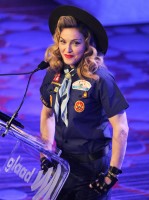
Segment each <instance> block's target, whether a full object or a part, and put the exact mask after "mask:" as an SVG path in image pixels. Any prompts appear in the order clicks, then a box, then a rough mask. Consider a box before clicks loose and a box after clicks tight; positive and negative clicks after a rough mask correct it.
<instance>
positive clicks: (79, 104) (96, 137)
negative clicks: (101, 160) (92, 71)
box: [40, 68, 128, 153]
mask: <svg viewBox="0 0 149 200" xmlns="http://www.w3.org/2000/svg"><path fill="white" fill-rule="evenodd" d="M97 74H98V75H99V77H100V78H99V80H93V79H88V78H87V79H85V80H83V81H82V80H80V78H79V76H78V75H77V74H75V75H74V76H73V77H72V86H71V90H70V99H69V102H68V106H67V109H68V127H66V126H65V124H64V122H63V121H62V120H61V118H59V120H58V122H56V134H55V139H56V143H57V146H58V147H59V148H60V149H61V150H63V151H68V152H69V153H92V152H96V151H98V150H100V149H101V148H102V147H104V146H105V145H107V144H108V143H109V141H110V140H111V137H112V133H111V131H110V127H109V121H108V118H110V117H112V116H114V115H116V114H118V113H120V112H122V111H123V110H125V109H126V108H128V103H127V102H126V100H125V98H124V96H123V95H122V93H121V91H120V90H119V88H118V86H117V84H116V83H115V80H114V78H113V76H112V75H111V74H110V73H109V72H108V70H106V69H104V68H101V69H99V70H98V72H97ZM64 76H65V75H64V73H63V72H61V74H56V73H55V72H53V71H51V72H47V74H46V75H45V78H44V80H43V83H42V85H41V88H40V92H41V100H42V102H43V103H44V105H45V106H47V107H49V108H53V110H54V104H55V98H56V93H57V92H58V89H59V88H60V86H59V85H60V84H61V82H62V80H63V79H64ZM56 78H57V79H56ZM86 86H87V87H86ZM86 88H87V89H86Z"/></svg>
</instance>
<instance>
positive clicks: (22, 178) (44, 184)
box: [0, 120, 70, 200]
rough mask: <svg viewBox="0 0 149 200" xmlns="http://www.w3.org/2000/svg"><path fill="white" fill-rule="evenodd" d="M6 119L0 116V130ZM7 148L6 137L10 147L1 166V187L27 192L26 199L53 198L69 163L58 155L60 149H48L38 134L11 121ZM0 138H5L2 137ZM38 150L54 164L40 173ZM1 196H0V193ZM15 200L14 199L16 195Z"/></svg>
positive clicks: (55, 196) (41, 199)
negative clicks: (36, 135) (11, 143)
mask: <svg viewBox="0 0 149 200" xmlns="http://www.w3.org/2000/svg"><path fill="white" fill-rule="evenodd" d="M5 129H6V123H5V122H3V121H2V120H0V134H2V133H4V132H5ZM5 137H6V138H7V137H9V139H7V141H8V142H7V144H5V143H4V144H5V145H3V148H7V145H9V141H11V142H12V141H13V144H14V145H13V147H12V150H11V152H10V154H9V155H5V156H6V158H5V161H4V163H3V166H2V167H1V169H0V180H1V181H3V184H2V186H1V190H3V189H4V188H6V186H7V187H8V188H9V189H19V190H22V191H25V193H26V194H27V198H26V200H31V199H32V200H56V198H57V196H58V194H59V192H60V190H61V189H62V187H63V185H64V183H65V181H66V180H67V177H68V175H69V172H70V167H69V163H68V162H67V161H66V160H64V159H62V158H61V157H60V153H61V150H59V149H58V148H56V150H55V151H54V152H53V151H49V150H47V148H46V144H45V143H44V142H43V141H42V140H41V139H39V138H37V137H35V136H33V135H31V134H29V133H27V132H26V131H24V130H22V129H20V128H18V127H17V126H15V125H13V124H12V125H11V126H10V128H9V131H8V135H6V136H5ZM0 140H3V142H4V140H5V138H1V139H0ZM40 153H43V154H45V155H46V156H47V158H49V159H53V160H54V161H55V162H56V163H57V164H56V167H51V168H49V169H48V171H47V172H46V173H45V174H43V170H41V166H40V165H41V164H40ZM0 199H1V197H0ZM16 200H17V199H16Z"/></svg>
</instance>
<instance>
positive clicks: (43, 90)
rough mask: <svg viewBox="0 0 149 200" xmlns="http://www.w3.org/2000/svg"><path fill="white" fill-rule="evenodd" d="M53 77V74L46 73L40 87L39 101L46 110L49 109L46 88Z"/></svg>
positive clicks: (48, 96)
mask: <svg viewBox="0 0 149 200" xmlns="http://www.w3.org/2000/svg"><path fill="white" fill-rule="evenodd" d="M53 77H54V73H53V72H52V71H50V72H49V71H47V73H46V75H45V77H44V79H43V82H42V85H41V87H40V99H41V101H42V103H43V104H44V105H45V106H46V107H48V108H51V106H50V95H49V92H48V88H49V85H50V84H51V82H52V80H53Z"/></svg>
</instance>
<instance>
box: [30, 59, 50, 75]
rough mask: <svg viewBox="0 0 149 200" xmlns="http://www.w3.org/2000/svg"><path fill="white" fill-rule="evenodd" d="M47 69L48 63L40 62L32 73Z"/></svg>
mask: <svg viewBox="0 0 149 200" xmlns="http://www.w3.org/2000/svg"><path fill="white" fill-rule="evenodd" d="M48 67H49V63H47V62H45V61H42V62H41V63H40V64H39V65H38V67H37V68H36V69H35V70H34V71H33V72H37V71H39V70H43V69H46V68H48Z"/></svg>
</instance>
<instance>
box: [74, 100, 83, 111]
mask: <svg viewBox="0 0 149 200" xmlns="http://www.w3.org/2000/svg"><path fill="white" fill-rule="evenodd" d="M74 109H75V111H76V112H79V113H80V112H83V111H84V109H85V105H84V102H83V101H76V102H75V105H74Z"/></svg>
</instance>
